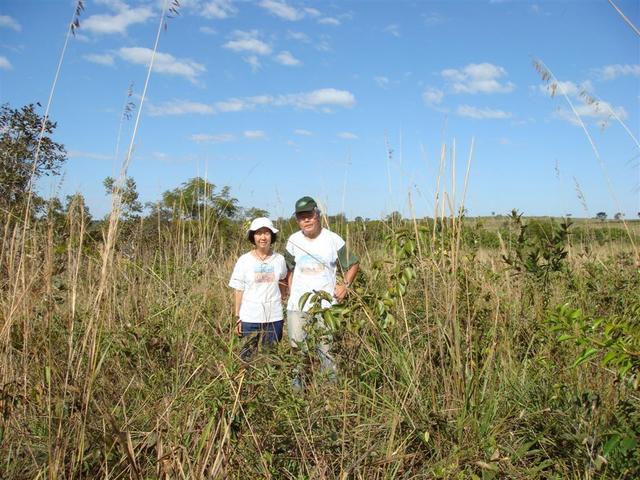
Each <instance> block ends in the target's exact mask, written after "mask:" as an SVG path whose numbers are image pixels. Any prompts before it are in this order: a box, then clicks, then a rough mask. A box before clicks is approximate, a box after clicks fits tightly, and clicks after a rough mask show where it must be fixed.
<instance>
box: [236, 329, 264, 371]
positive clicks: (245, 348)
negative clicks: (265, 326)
mask: <svg viewBox="0 0 640 480" xmlns="http://www.w3.org/2000/svg"><path fill="white" fill-rule="evenodd" d="M241 326H242V338H244V339H245V341H244V345H242V349H241V350H240V358H241V359H242V360H244V361H245V362H247V361H249V360H250V359H251V357H253V355H254V354H255V353H256V349H257V348H258V342H259V341H260V337H261V336H262V332H261V327H262V324H261V323H251V322H242V324H241Z"/></svg>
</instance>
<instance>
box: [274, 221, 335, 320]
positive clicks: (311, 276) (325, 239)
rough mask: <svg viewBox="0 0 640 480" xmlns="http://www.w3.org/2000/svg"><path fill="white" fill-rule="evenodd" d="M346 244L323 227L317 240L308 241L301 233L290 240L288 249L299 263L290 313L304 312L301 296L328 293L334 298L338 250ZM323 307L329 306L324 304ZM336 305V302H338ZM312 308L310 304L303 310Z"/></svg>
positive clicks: (294, 279)
mask: <svg viewBox="0 0 640 480" xmlns="http://www.w3.org/2000/svg"><path fill="white" fill-rule="evenodd" d="M344 245H345V242H344V240H343V239H342V238H341V237H340V235H338V234H336V233H333V232H332V231H331V230H327V229H325V228H323V229H322V230H321V231H320V234H319V235H318V236H317V237H316V238H313V239H310V238H307V237H305V236H304V234H303V233H302V232H301V231H298V232H296V233H294V234H293V235H291V236H290V237H289V240H288V241H287V246H286V250H287V252H289V254H290V255H291V256H292V257H293V258H294V260H295V267H294V270H293V282H292V285H291V292H290V294H289V302H288V304H287V309H288V310H296V311H299V310H300V305H299V301H300V297H301V296H302V295H304V294H305V293H306V292H311V291H313V290H324V291H325V292H328V293H329V294H330V295H331V296H332V297H333V294H334V291H335V288H336V269H337V264H338V251H339V250H340V249H341V248H342V247H343V246H344ZM322 303H323V306H324V307H328V306H329V303H328V302H326V301H323V302H322ZM334 303H335V300H334ZM310 307H311V304H310V302H309V301H308V300H307V303H306V304H305V305H304V307H303V309H302V311H307V310H309V308H310Z"/></svg>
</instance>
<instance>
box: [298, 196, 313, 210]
mask: <svg viewBox="0 0 640 480" xmlns="http://www.w3.org/2000/svg"><path fill="white" fill-rule="evenodd" d="M317 206H318V204H317V203H316V201H315V200H314V199H313V198H311V197H302V198H301V199H299V200H298V201H297V202H296V213H301V212H310V211H311V210H313V209H314V208H316V207H317Z"/></svg>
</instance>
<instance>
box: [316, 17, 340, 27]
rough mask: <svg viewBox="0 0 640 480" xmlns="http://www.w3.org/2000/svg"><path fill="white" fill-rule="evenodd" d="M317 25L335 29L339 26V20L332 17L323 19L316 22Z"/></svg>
mask: <svg viewBox="0 0 640 480" xmlns="http://www.w3.org/2000/svg"><path fill="white" fill-rule="evenodd" d="M318 23H319V24H321V25H332V26H334V27H337V26H339V25H340V20H338V19H337V18H334V17H323V18H321V19H319V20H318Z"/></svg>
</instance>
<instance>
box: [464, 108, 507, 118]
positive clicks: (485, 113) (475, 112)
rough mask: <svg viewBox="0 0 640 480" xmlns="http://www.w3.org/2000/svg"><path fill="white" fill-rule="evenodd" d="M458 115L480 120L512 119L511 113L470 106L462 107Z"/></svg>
mask: <svg viewBox="0 0 640 480" xmlns="http://www.w3.org/2000/svg"><path fill="white" fill-rule="evenodd" d="M456 113H457V114H458V115H460V116H461V117H468V118H475V119H478V120H485V119H489V120H501V119H505V118H511V114H510V113H509V112H504V111H502V110H492V109H490V108H477V107H472V106H469V105H460V106H459V107H458V109H457V110H456Z"/></svg>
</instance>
